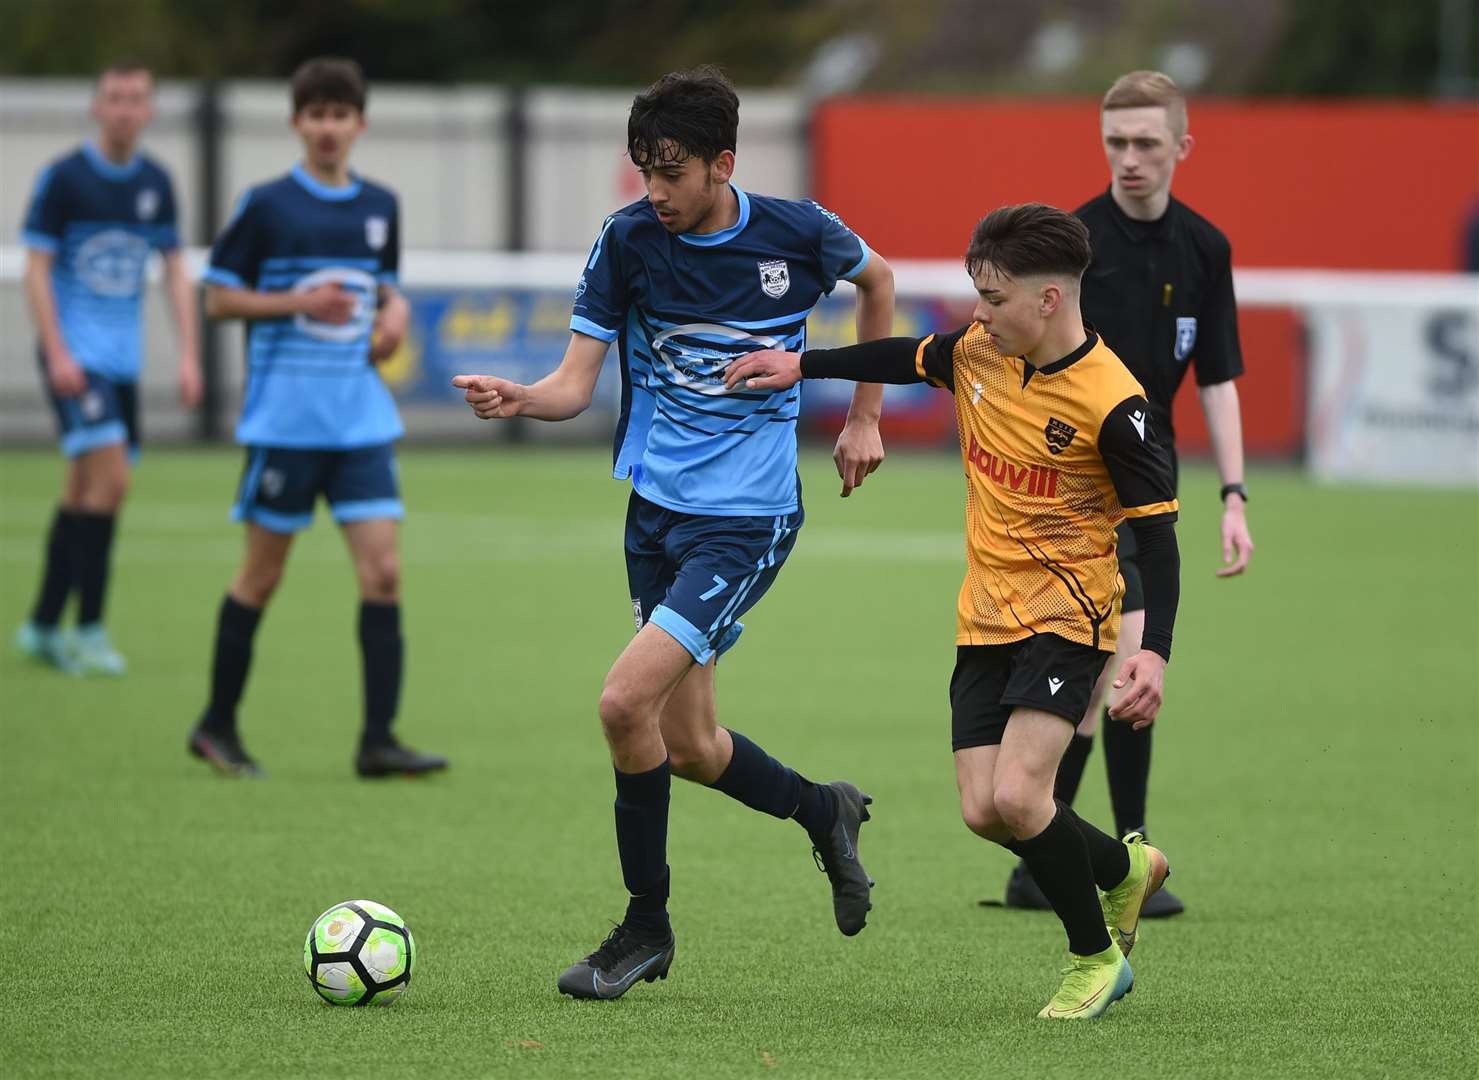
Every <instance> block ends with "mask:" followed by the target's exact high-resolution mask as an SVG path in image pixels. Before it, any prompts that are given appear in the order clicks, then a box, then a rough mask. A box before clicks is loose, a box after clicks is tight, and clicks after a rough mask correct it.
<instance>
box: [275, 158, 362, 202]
mask: <svg viewBox="0 0 1479 1080" xmlns="http://www.w3.org/2000/svg"><path fill="white" fill-rule="evenodd" d="M291 175H292V177H293V179H294V180H296V181H298V183H299V185H300V186H301V187H302V188H303V190H305V191H307V192H308V194H310V195H312V196H313V197H314V198H317V199H324V200H327V201H328V202H346V201H347V200H349V199H352V198H354V197H355V196H356V195H358V194H359V189H360V186H361V185H360V179H359V177H358V176H355V175H354V173H350V174H349V183H347V184H345V185H344V186H343V187H332V186H330V185H329V184H325V183H324V182H323V181H322V180H315V179H314V178H313V177H312V176H309V175H308V170H307V169H305V168H303V163H302V162H301V161H300V162H297V163H296V164H294V166H293V171H292V174H291Z"/></svg>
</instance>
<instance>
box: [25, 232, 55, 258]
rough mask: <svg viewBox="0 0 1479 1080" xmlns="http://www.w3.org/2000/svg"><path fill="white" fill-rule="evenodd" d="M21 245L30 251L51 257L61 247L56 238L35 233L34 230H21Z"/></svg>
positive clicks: (42, 233)
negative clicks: (43, 253)
mask: <svg viewBox="0 0 1479 1080" xmlns="http://www.w3.org/2000/svg"><path fill="white" fill-rule="evenodd" d="M21 243H22V244H23V245H25V246H26V247H28V248H30V249H31V250H32V251H45V252H47V253H48V254H52V255H54V254H56V250H57V248H59V247H60V246H61V241H60V240H59V239H57V237H55V236H51V235H48V234H47V233H44V232H37V231H36V230H35V229H25V230H23V231H22V232H21Z"/></svg>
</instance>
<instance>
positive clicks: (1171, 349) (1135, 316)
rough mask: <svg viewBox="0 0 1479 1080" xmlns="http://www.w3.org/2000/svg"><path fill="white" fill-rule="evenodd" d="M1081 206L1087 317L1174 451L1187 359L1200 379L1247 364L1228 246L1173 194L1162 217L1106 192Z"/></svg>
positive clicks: (1219, 378) (1224, 375) (1209, 380)
mask: <svg viewBox="0 0 1479 1080" xmlns="http://www.w3.org/2000/svg"><path fill="white" fill-rule="evenodd" d="M1075 213H1077V214H1078V216H1079V218H1080V219H1082V221H1083V223H1084V224H1085V225H1087V226H1088V227H1089V237H1090V241H1091V243H1092V244H1093V249H1094V257H1093V261H1092V262H1090V264H1089V269H1088V272H1087V273H1086V274H1084V284H1083V313H1084V319H1085V321H1087V322H1089V323H1091V324H1093V326H1094V329H1096V330H1097V331H1099V333H1100V334H1101V335H1102V336H1103V338H1104V343H1105V344H1106V345H1108V346H1109V347H1110V348H1111V349H1113V350H1114V352H1115V354H1116V355H1117V356H1119V358H1120V359H1121V360H1123V361H1124V363H1125V366H1126V367H1128V368H1129V369H1130V371H1131V372H1132V373H1133V374H1134V376H1135V378H1136V379H1138V380H1140V385H1141V386H1143V387H1145V395H1146V397H1147V398H1148V399H1149V401H1150V408H1151V415H1152V418H1153V419H1154V420H1155V423H1156V429H1157V430H1158V431H1159V432H1160V433H1161V437H1162V440H1163V441H1164V442H1166V443H1167V445H1168V446H1170V447H1171V450H1172V453H1173V455H1174V453H1175V438H1176V433H1175V431H1174V429H1173V428H1172V426H1171V399H1172V398H1174V397H1175V396H1176V390H1177V388H1178V387H1180V386H1181V380H1182V378H1183V377H1184V376H1185V375H1186V368H1187V365H1188V364H1191V365H1194V366H1195V367H1196V371H1197V385H1198V386H1210V385H1212V384H1214V383H1220V382H1226V381H1227V380H1229V379H1233V378H1236V377H1237V376H1239V375H1241V374H1242V373H1243V350H1242V347H1241V346H1240V345H1239V344H1238V317H1237V305H1236V303H1235V302H1234V300H1233V286H1232V245H1230V244H1229V243H1228V242H1227V237H1225V236H1224V235H1222V230H1220V229H1218V228H1217V226H1215V225H1213V224H1212V223H1211V222H1210V221H1208V220H1207V219H1206V218H1204V217H1202V216H1201V215H1200V214H1198V213H1197V212H1196V211H1194V210H1192V209H1190V208H1189V207H1187V206H1186V204H1185V203H1181V202H1177V201H1176V199H1174V198H1172V199H1171V202H1170V205H1169V206H1168V207H1167V208H1166V212H1165V213H1164V214H1163V215H1161V217H1160V218H1159V219H1158V220H1156V221H1136V220H1134V219H1133V218H1130V217H1127V216H1126V215H1125V212H1124V211H1123V210H1121V209H1120V208H1119V206H1118V205H1116V203H1115V201H1114V197H1113V196H1112V195H1111V194H1110V193H1109V192H1108V191H1106V192H1105V193H1104V194H1103V195H1100V196H1099V197H1098V198H1097V199H1093V200H1091V201H1090V202H1087V203H1085V204H1084V205H1083V206H1080V207H1079V208H1078V210H1076V211H1075Z"/></svg>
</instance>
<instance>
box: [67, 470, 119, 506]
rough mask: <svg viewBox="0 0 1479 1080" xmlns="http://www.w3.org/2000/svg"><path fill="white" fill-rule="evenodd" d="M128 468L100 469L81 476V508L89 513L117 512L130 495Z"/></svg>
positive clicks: (79, 502)
mask: <svg viewBox="0 0 1479 1080" xmlns="http://www.w3.org/2000/svg"><path fill="white" fill-rule="evenodd" d="M128 483H129V474H128V469H126V468H118V469H98V470H95V471H93V472H92V473H91V474H89V475H85V476H84V477H82V478H81V481H80V483H79V484H78V489H77V503H78V506H79V508H80V509H81V510H82V511H83V512H84V513H88V514H116V513H118V510H119V508H120V507H122V506H123V500H124V498H125V497H126V496H127V495H128Z"/></svg>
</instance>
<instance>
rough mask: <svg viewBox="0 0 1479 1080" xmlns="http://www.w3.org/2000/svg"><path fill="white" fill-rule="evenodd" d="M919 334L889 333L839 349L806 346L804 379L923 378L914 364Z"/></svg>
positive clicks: (914, 380)
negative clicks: (895, 335)
mask: <svg viewBox="0 0 1479 1080" xmlns="http://www.w3.org/2000/svg"><path fill="white" fill-rule="evenodd" d="M918 350H919V338H906V337H891V338H878V339H876V340H874V341H864V342H861V343H859V344H857V345H848V346H845V347H843V348H840V349H807V350H806V352H804V353H802V354H801V377H802V378H803V379H851V380H852V381H853V382H868V383H917V382H924V379H922V378H921V377H920V375H919V372H918V371H917V370H916V369H915V367H914V355H915V353H916V352H918Z"/></svg>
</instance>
